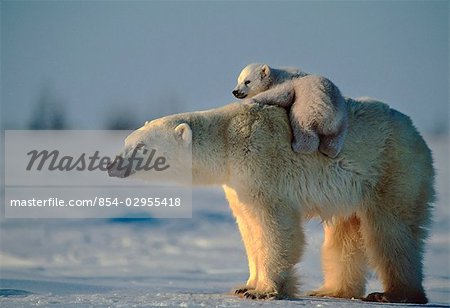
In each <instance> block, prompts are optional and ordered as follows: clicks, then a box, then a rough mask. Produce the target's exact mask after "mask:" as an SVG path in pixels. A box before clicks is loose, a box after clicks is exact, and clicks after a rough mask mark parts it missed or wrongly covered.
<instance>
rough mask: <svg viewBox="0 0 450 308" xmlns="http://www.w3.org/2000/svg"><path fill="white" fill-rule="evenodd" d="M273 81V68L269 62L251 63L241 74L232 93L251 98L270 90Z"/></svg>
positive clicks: (239, 96)
mask: <svg viewBox="0 0 450 308" xmlns="http://www.w3.org/2000/svg"><path fill="white" fill-rule="evenodd" d="M272 82H273V81H272V76H271V69H270V67H269V66H268V65H267V64H260V63H253V64H249V65H247V66H246V67H245V68H244V69H243V70H242V71H241V73H240V74H239V77H238V80H237V85H236V87H235V88H234V89H233V92H232V93H233V95H234V96H236V97H237V98H240V99H242V98H250V97H253V96H255V95H256V94H259V93H261V92H264V91H266V90H268V89H269V88H270V87H271V86H272Z"/></svg>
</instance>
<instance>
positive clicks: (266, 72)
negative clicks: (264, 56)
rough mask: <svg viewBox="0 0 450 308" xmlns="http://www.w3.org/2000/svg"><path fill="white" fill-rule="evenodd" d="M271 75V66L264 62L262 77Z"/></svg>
mask: <svg viewBox="0 0 450 308" xmlns="http://www.w3.org/2000/svg"><path fill="white" fill-rule="evenodd" d="M269 75H270V67H269V66H268V65H267V64H264V65H263V66H262V67H261V78H265V77H267V76H269Z"/></svg>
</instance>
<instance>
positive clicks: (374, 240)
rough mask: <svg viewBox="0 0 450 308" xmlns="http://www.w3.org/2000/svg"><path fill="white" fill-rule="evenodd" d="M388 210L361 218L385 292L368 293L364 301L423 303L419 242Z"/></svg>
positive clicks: (420, 248) (411, 227)
mask: <svg viewBox="0 0 450 308" xmlns="http://www.w3.org/2000/svg"><path fill="white" fill-rule="evenodd" d="M391 211H392V209H391V210H390V211H386V210H385V211H382V210H373V211H370V210H368V211H367V213H366V214H365V215H363V216H362V217H361V230H362V234H363V238H364V242H365V246H366V250H367V254H368V257H369V261H370V263H371V264H372V265H373V266H374V268H375V270H376V271H377V273H378V276H379V278H380V280H381V282H382V284H383V287H384V292H379V293H371V294H369V295H368V296H367V297H366V298H364V299H363V300H366V301H378V302H400V303H417V304H425V303H427V302H428V300H427V298H426V295H425V292H424V289H423V287H422V279H423V273H422V249H423V247H422V245H423V242H422V239H418V238H415V236H414V234H413V232H414V231H413V229H414V228H420V226H409V225H405V224H404V223H403V222H402V221H401V219H399V218H398V217H395V216H394V215H392V213H391Z"/></svg>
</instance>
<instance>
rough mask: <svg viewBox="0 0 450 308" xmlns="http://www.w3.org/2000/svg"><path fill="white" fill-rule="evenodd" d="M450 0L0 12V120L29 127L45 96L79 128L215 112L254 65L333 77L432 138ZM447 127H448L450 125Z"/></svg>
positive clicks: (60, 6)
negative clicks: (116, 117) (127, 115)
mask: <svg viewBox="0 0 450 308" xmlns="http://www.w3.org/2000/svg"><path fill="white" fill-rule="evenodd" d="M448 15H449V5H448V1H426V2H421V1H414V2H409V1H396V2H378V1H377V2H375V1H373V2H359V1H349V2H342V1H339V2H337V1H334V2H327V1H320V2H312V1H307V2H302V1H294V2H287V1H286V2H236V1H230V2H203V1H202V2H153V1H152V2H150V1H145V2H110V1H102V2H100V1H98V2H88V1H83V2H81V1H70V2H69V1H63V2H53V1H52V2H43V1H39V2H26V1H20V2H17V1H2V2H1V73H2V96H1V99H2V116H3V120H4V124H5V125H6V127H9V128H24V127H25V126H26V124H27V122H28V120H29V119H30V117H31V113H32V112H33V107H34V105H35V104H36V100H37V98H38V97H39V94H40V92H41V91H42V88H43V87H48V88H49V89H50V90H51V91H52V92H53V93H54V95H55V96H57V97H59V98H60V99H61V100H62V101H64V102H65V103H66V104H67V112H68V117H69V120H70V124H71V128H74V129H77V128H79V129H85V128H93V129H95V128H102V126H103V125H104V124H105V122H106V119H105V118H106V117H108V116H109V115H110V114H111V113H113V111H114V110H123V109H129V110H131V112H132V113H134V114H135V115H137V116H138V117H139V119H140V120H142V121H143V120H145V119H151V118H152V117H154V116H159V115H161V114H163V113H170V112H172V109H171V108H170V106H169V107H168V106H166V105H167V104H168V103H169V102H170V100H172V99H176V100H178V101H180V103H181V104H182V105H181V106H179V107H178V109H173V111H193V110H199V109H205V108H214V107H218V106H221V105H224V104H227V103H229V102H231V101H234V100H235V99H234V98H233V97H232V95H231V90H232V88H233V87H234V85H235V82H236V76H237V74H238V73H239V71H240V69H241V68H242V67H243V66H245V65H246V64H248V63H250V62H267V63H269V64H271V65H273V66H298V67H301V68H303V69H304V70H305V71H307V72H311V73H315V74H320V75H324V76H327V77H328V78H330V79H331V80H333V81H334V82H335V83H336V84H337V85H338V86H339V87H340V89H341V91H342V93H343V94H344V95H346V96H351V97H357V96H372V97H375V98H378V99H381V100H383V101H385V102H387V103H389V104H390V105H391V106H393V107H394V108H396V109H398V110H400V111H402V112H403V113H406V114H408V115H410V116H411V117H412V119H413V121H414V122H415V123H416V124H417V126H418V127H419V129H420V130H422V131H424V132H426V131H429V130H432V129H434V127H435V126H436V125H437V124H439V123H447V121H448V109H449V94H448V86H449V84H448V82H449V79H448V77H449V73H448V70H449V20H448ZM447 125H448V124H447Z"/></svg>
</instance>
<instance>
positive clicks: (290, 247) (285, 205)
mask: <svg viewBox="0 0 450 308" xmlns="http://www.w3.org/2000/svg"><path fill="white" fill-rule="evenodd" d="M346 106H347V108H348V111H349V118H348V120H349V126H348V128H349V129H348V135H347V138H346V141H345V144H344V146H343V149H342V151H341V154H340V155H339V156H338V157H337V158H335V159H332V158H329V157H326V156H324V155H321V154H320V153H318V152H315V153H312V154H309V155H296V154H294V153H293V152H292V149H291V146H290V141H291V130H290V128H289V120H288V117H287V114H286V112H285V110H284V109H282V108H278V107H274V106H261V105H257V104H237V103H235V104H230V105H227V106H225V107H223V108H218V109H213V110H210V111H203V112H193V113H186V114H179V115H173V116H169V117H165V118H162V119H160V120H157V121H153V122H150V123H149V124H147V125H146V126H145V127H143V128H142V129H141V130H142V131H141V133H142V134H143V136H145V135H157V136H159V138H160V139H161V138H162V139H164V137H163V136H166V138H167V139H171V138H174V137H173V136H174V135H173V131H174V130H175V129H176V128H177V127H179V126H180V125H181V124H182V123H186V124H187V125H183V127H184V128H183V133H182V135H183V136H184V135H185V134H187V136H188V137H189V138H184V137H183V138H180V140H186V141H185V142H184V146H186V144H187V143H190V142H192V143H191V144H190V145H191V147H192V156H193V162H192V163H193V181H194V183H196V184H207V185H214V184H216V185H223V188H224V190H225V194H226V197H227V199H228V201H229V203H230V207H231V209H232V211H233V214H234V216H235V217H236V221H237V224H238V227H239V231H240V232H241V235H242V239H243V242H244V245H245V249H246V252H247V256H248V264H249V271H250V276H249V279H248V281H247V283H246V284H245V285H244V286H243V287H242V288H239V289H237V290H236V293H239V294H241V295H242V296H244V297H247V298H255V299H260V298H290V297H294V296H296V294H297V278H296V274H295V273H294V265H295V264H296V263H297V262H299V261H300V258H301V255H302V251H303V249H304V246H305V241H304V235H303V230H302V221H303V220H304V219H305V218H310V217H319V218H320V219H322V220H323V221H324V228H325V241H324V244H323V250H322V262H323V271H324V283H323V286H322V287H321V288H319V289H318V290H317V291H314V292H312V293H311V295H314V296H332V297H344V298H362V297H363V296H364V294H365V281H366V269H367V265H370V266H371V267H372V268H373V269H375V270H376V272H377V274H378V277H379V279H380V280H381V282H382V285H383V291H382V292H380V293H373V294H370V295H368V296H367V297H365V299H366V300H370V301H387V302H413V303H426V302H427V298H426V296H425V292H424V289H423V286H422V279H423V272H422V255H423V250H424V240H425V238H426V236H427V228H428V225H429V221H430V210H431V203H432V202H433V198H434V188H433V181H434V171H433V167H432V159H431V153H430V150H429V149H428V147H427V145H426V144H425V142H424V140H423V139H422V137H421V136H420V134H419V133H418V132H417V130H416V129H415V128H414V126H413V124H412V123H411V121H410V119H409V118H408V117H407V116H405V115H403V114H402V113H400V112H398V111H395V110H393V109H390V108H389V106H387V105H386V104H384V103H381V102H376V101H371V100H367V99H366V100H364V101H357V100H351V99H347V100H346ZM188 127H190V129H191V132H190V131H189V129H188ZM190 133H192V135H190ZM164 134H165V135H164ZM190 136H192V139H190ZM133 142H140V141H139V140H134V141H133ZM153 142H158V141H157V140H156V141H155V140H153ZM163 142H165V141H164V140H163ZM128 146H131V147H132V146H133V145H128Z"/></svg>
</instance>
